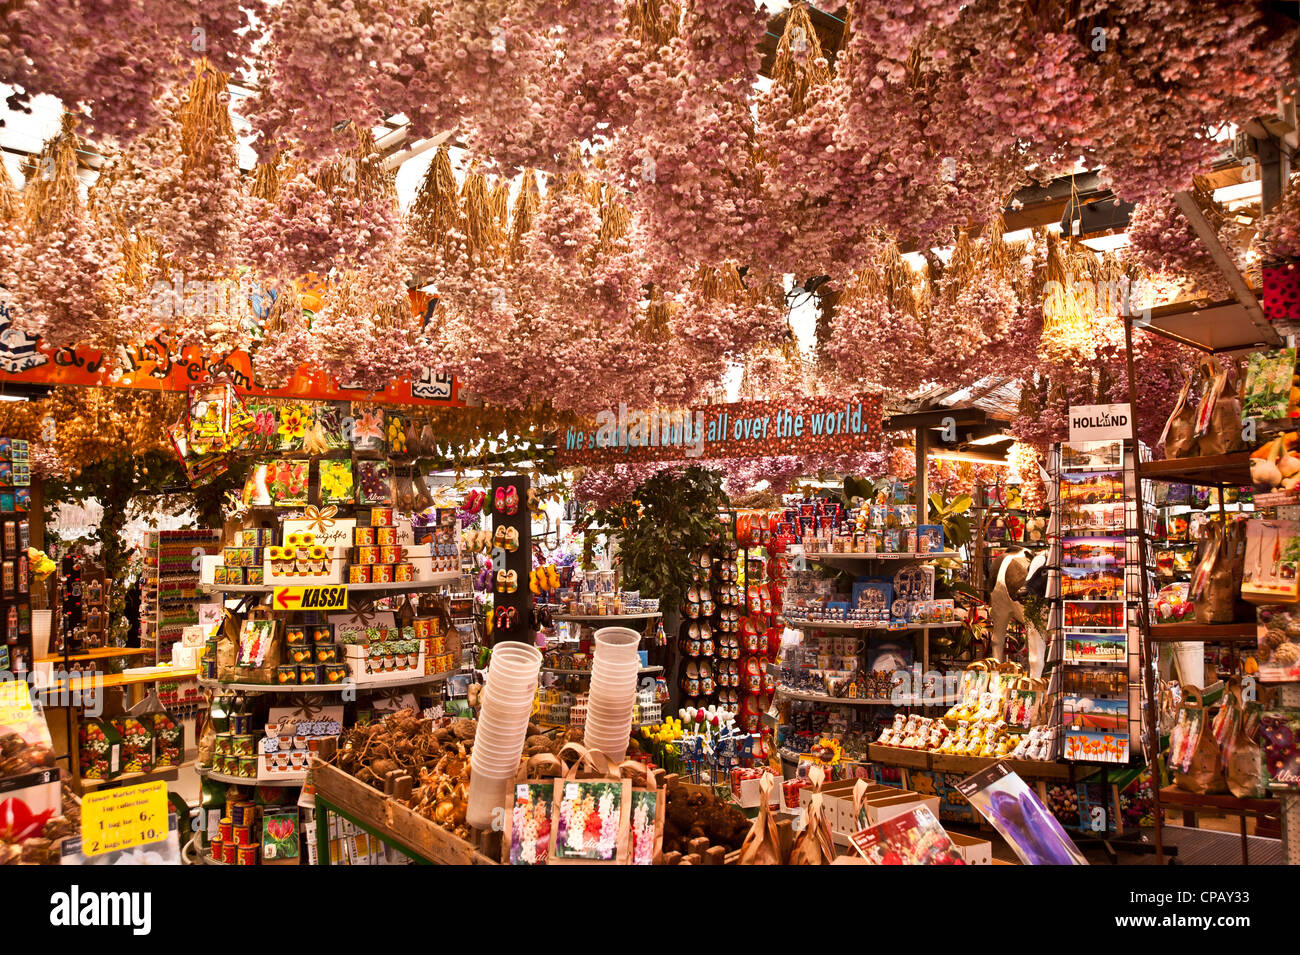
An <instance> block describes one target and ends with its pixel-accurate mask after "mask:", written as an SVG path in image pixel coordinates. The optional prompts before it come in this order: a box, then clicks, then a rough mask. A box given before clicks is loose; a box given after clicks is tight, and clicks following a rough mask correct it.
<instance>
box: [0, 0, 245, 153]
mask: <svg viewBox="0 0 1300 955" xmlns="http://www.w3.org/2000/svg"><path fill="white" fill-rule="evenodd" d="M267 8H268V4H267V3H266V0H96V2H87V0H10V2H8V3H6V4H4V5H3V6H0V27H2V28H0V85H8V86H10V87H17V88H19V90H20V91H15V92H13V93H12V94H11V95H10V97H9V106H10V108H11V109H15V108H16V109H24V108H27V105H28V104H29V103H30V101H31V99H32V97H34V96H36V95H37V94H39V93H48V94H49V95H51V96H55V97H58V98H59V99H60V100H62V101H63V103H64V105H65V106H66V107H67V108H68V109H70V110H75V111H78V112H80V113H81V114H82V115H83V116H84V117H85V123H84V132H85V134H86V135H94V137H95V138H96V139H109V140H113V139H116V140H120V141H122V142H126V141H128V140H130V139H133V138H135V137H136V136H139V135H140V134H142V133H144V132H146V131H147V130H149V129H150V128H151V127H153V126H154V125H155V124H156V123H157V122H159V121H160V119H161V118H162V115H163V114H164V113H165V112H166V111H167V107H166V104H165V103H164V102H163V94H164V93H165V91H166V89H167V88H168V87H169V86H171V85H173V84H174V83H176V82H178V81H181V82H183V81H184V79H185V74H186V72H187V68H186V65H187V64H188V63H189V61H190V60H192V59H201V58H206V59H207V60H208V61H209V62H211V63H212V64H213V65H214V66H215V67H216V68H217V69H219V70H221V71H223V72H225V73H232V72H234V71H236V70H239V69H242V68H243V67H244V66H245V65H246V63H247V58H248V55H249V53H250V51H251V50H252V48H253V46H254V44H255V42H256V41H257V39H258V37H259V35H260V34H259V33H258V31H257V30H256V29H255V28H254V27H255V25H256V24H258V23H259V22H261V21H262V20H263V19H264V17H265V15H266V10H267Z"/></svg>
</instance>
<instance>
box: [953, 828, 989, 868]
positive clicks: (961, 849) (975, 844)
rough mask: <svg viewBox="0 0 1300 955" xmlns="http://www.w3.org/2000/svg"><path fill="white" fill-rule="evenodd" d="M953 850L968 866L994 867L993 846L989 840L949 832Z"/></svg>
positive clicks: (962, 833)
mask: <svg viewBox="0 0 1300 955" xmlns="http://www.w3.org/2000/svg"><path fill="white" fill-rule="evenodd" d="M948 839H949V840H950V841H951V842H952V848H953V851H954V852H955V853H957V855H959V856H961V858H962V861H963V862H965V863H966V864H967V865H992V864H993V844H992V843H991V842H989V841H988V840H987V839H979V838H976V837H975V836H968V835H966V834H965V833H964V832H949V833H948Z"/></svg>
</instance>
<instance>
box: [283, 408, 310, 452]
mask: <svg viewBox="0 0 1300 955" xmlns="http://www.w3.org/2000/svg"><path fill="white" fill-rule="evenodd" d="M313 417H314V415H313V413H312V409H311V406H310V405H306V404H303V403H301V402H297V401H290V402H286V403H284V404H282V405H280V421H279V424H278V425H277V426H276V429H275V433H276V438H277V442H276V448H277V449H278V450H280V451H301V450H302V447H303V443H304V442H305V441H306V438H307V430H308V429H309V428H310V427H311V425H312V418H313Z"/></svg>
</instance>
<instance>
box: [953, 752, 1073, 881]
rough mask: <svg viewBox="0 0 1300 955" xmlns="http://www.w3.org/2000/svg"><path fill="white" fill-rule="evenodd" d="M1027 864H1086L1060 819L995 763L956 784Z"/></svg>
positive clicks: (1014, 776) (1000, 764)
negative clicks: (1062, 826)
mask: <svg viewBox="0 0 1300 955" xmlns="http://www.w3.org/2000/svg"><path fill="white" fill-rule="evenodd" d="M957 789H958V791H960V792H961V794H962V795H963V796H965V797H966V799H967V800H969V801H970V804H971V805H972V806H974V807H975V808H976V809H977V810H979V812H980V813H981V814H982V815H983V816H984V818H985V819H987V820H988V821H989V822H991V823H992V824H993V828H995V829H996V830H997V831H998V833H999V834H1000V835H1001V836H1002V838H1003V839H1005V840H1006V841H1007V843H1008V844H1009V845H1010V846H1011V848H1012V849H1014V850H1015V852H1016V855H1018V856H1019V857H1020V861H1021V862H1023V863H1025V864H1026V865H1087V864H1088V860H1087V859H1085V858H1084V856H1083V853H1081V852H1080V851H1079V850H1078V848H1077V847H1076V846H1075V844H1074V843H1073V842H1071V841H1070V837H1069V836H1068V835H1066V834H1065V830H1064V829H1063V828H1061V824H1060V822H1058V821H1057V819H1056V817H1055V816H1053V815H1052V814H1051V813H1050V812H1049V811H1048V810H1047V807H1046V806H1044V805H1043V804H1042V802H1040V801H1039V799H1038V795H1037V794H1036V793H1035V792H1034V791H1033V789H1031V788H1030V787H1029V786H1028V785H1027V784H1026V783H1025V781H1024V780H1023V779H1021V778H1020V776H1018V775H1017V774H1016V773H1013V772H1012V771H1011V770H1010V769H1008V768H1007V766H1006V764H1005V763H994V764H993V765H992V766H990V767H989V768H988V769H984V770H981V771H980V772H978V773H975V774H974V775H973V776H968V777H967V778H966V779H963V780H962V781H961V782H959V783H958V784H957Z"/></svg>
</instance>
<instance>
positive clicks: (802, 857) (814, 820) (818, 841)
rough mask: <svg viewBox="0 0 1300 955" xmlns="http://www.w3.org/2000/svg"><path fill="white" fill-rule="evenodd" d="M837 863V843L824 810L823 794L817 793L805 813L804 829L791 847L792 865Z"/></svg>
mask: <svg viewBox="0 0 1300 955" xmlns="http://www.w3.org/2000/svg"><path fill="white" fill-rule="evenodd" d="M834 861H835V841H834V840H833V839H832V838H831V827H830V823H829V822H827V820H826V813H825V811H824V810H823V808H822V794H821V793H820V792H815V793H813V795H812V800H811V801H810V802H809V803H808V809H807V811H806V812H805V813H804V827H803V829H801V830H800V831H799V835H797V836H795V837H794V845H793V846H791V847H790V865H830V864H831V863H832V862H834Z"/></svg>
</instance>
